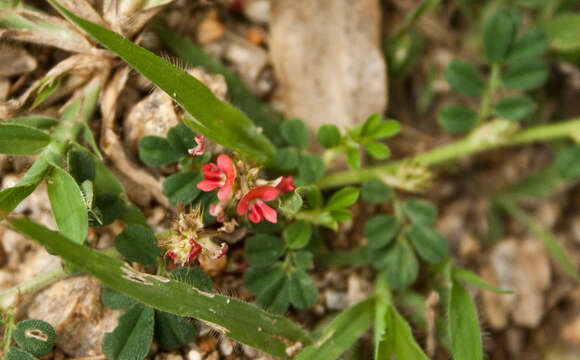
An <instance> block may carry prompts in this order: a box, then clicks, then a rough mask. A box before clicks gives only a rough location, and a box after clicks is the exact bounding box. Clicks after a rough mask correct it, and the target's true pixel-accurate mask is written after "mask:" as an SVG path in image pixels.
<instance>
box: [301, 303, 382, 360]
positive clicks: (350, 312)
mask: <svg viewBox="0 0 580 360" xmlns="http://www.w3.org/2000/svg"><path fill="white" fill-rule="evenodd" d="M375 300H376V299H375V298H374V297H371V298H368V299H366V300H364V301H362V302H360V303H358V304H356V305H354V306H352V307H350V308H348V309H346V310H344V311H342V312H341V313H340V314H338V316H337V317H336V318H335V319H334V320H332V322H331V323H330V324H329V325H328V327H327V328H326V329H325V330H324V331H323V333H322V335H321V336H320V338H319V339H318V340H317V341H316V342H315V343H314V344H312V345H310V346H308V347H306V348H305V349H304V350H303V351H302V352H301V353H300V354H298V356H297V357H296V359H297V360H334V359H337V358H338V357H339V356H340V355H341V354H342V353H344V352H345V351H346V350H348V349H349V348H350V347H351V346H352V344H354V343H355V341H356V340H357V339H358V338H359V337H361V336H362V334H364V333H365V331H367V329H368V328H369V327H370V326H371V324H372V323H373V319H374V314H375Z"/></svg>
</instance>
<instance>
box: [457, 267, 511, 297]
mask: <svg viewBox="0 0 580 360" xmlns="http://www.w3.org/2000/svg"><path fill="white" fill-rule="evenodd" d="M453 278H454V279H456V280H463V281H465V282H468V283H470V284H471V285H475V286H477V287H478V288H481V289H484V290H489V291H493V292H494V293H497V294H511V293H512V291H511V290H502V289H500V288H498V287H495V286H493V285H490V284H488V283H486V282H485V281H484V280H483V279H482V278H480V277H479V276H477V275H476V274H474V273H472V272H471V271H469V270H466V269H460V268H453Z"/></svg>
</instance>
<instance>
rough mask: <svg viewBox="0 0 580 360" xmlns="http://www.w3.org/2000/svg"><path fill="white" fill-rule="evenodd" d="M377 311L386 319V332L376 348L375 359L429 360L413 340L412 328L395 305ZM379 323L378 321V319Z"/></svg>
mask: <svg viewBox="0 0 580 360" xmlns="http://www.w3.org/2000/svg"><path fill="white" fill-rule="evenodd" d="M377 311H379V312H380V314H381V315H382V316H383V317H384V320H382V321H381V322H380V323H381V324H384V325H383V326H384V327H385V328H386V329H384V330H383V331H384V332H385V333H384V334H383V336H382V337H381V338H380V342H379V343H378V344H376V345H377V346H376V347H375V349H376V353H375V359H376V360H379V359H380V360H382V359H391V358H392V357H393V356H394V358H396V359H397V360H429V358H428V357H427V355H425V353H424V352H423V350H422V349H421V347H420V346H419V344H417V342H416V341H415V339H414V338H413V333H412V331H411V327H410V326H409V324H408V323H407V320H405V319H404V318H403V317H402V316H401V315H400V314H399V312H398V311H397V309H395V307H394V306H393V305H386V306H384V307H383V308H382V309H381V310H378V309H377ZM377 321H378V319H377Z"/></svg>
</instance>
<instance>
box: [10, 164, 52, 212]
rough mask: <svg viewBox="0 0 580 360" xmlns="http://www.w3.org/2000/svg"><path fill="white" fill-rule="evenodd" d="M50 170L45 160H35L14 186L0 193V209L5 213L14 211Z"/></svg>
mask: <svg viewBox="0 0 580 360" xmlns="http://www.w3.org/2000/svg"><path fill="white" fill-rule="evenodd" d="M50 168H51V166H50V164H49V163H48V161H46V160H45V159H43V158H39V159H38V160H36V161H35V162H34V164H32V166H31V167H30V169H28V171H27V172H26V174H25V175H24V177H22V179H20V181H19V182H18V183H17V184H16V185H14V186H13V187H10V188H7V189H3V190H2V191H0V209H2V210H4V211H6V212H11V211H12V210H14V208H16V206H18V204H20V202H22V200H24V199H26V198H27V197H28V195H30V194H32V192H33V191H34V189H36V187H37V186H38V184H40V183H41V182H42V180H43V179H44V177H45V176H46V175H47V174H48V171H49V169H50Z"/></svg>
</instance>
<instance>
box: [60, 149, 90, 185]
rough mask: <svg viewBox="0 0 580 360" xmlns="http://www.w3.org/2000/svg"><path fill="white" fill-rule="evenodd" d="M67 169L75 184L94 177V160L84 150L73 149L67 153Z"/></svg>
mask: <svg viewBox="0 0 580 360" xmlns="http://www.w3.org/2000/svg"><path fill="white" fill-rule="evenodd" d="M66 160H67V161H66V162H67V169H68V172H69V173H70V174H71V176H72V177H73V178H74V179H75V181H76V182H77V184H82V183H83V182H84V181H85V180H93V178H94V177H95V160H94V159H93V156H92V155H91V154H89V153H88V152H87V151H85V150H79V149H74V150H70V151H69V152H68V153H67V159H66Z"/></svg>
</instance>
